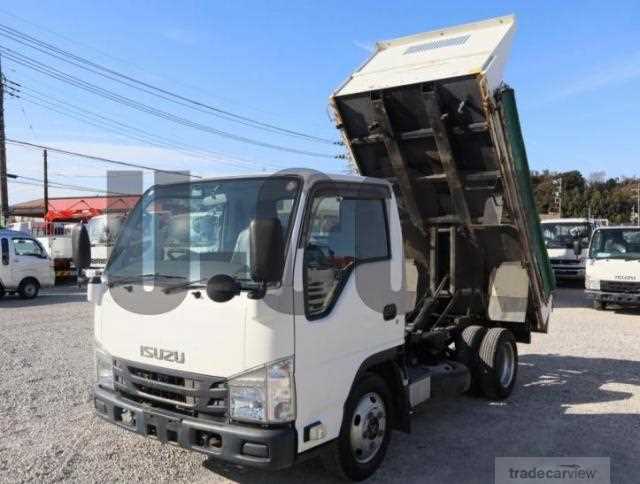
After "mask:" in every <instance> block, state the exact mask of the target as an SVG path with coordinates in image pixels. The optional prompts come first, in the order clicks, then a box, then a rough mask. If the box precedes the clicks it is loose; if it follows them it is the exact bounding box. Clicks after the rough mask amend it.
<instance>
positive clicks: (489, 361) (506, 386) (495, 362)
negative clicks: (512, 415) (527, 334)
mask: <svg viewBox="0 0 640 484" xmlns="http://www.w3.org/2000/svg"><path fill="white" fill-rule="evenodd" d="M517 374H518V347H517V346H516V339H515V337H514V336H513V333H512V332H511V331H509V330H508V329H504V328H489V330H487V333H486V334H485V336H484V338H483V339H482V344H481V345H480V385H481V388H482V393H483V394H484V395H485V396H486V397H488V398H491V399H502V398H507V397H508V396H509V395H511V392H512V391H513V387H514V386H515V383H516V377H517Z"/></svg>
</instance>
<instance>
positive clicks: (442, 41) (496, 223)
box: [331, 16, 553, 339]
mask: <svg viewBox="0 0 640 484" xmlns="http://www.w3.org/2000/svg"><path fill="white" fill-rule="evenodd" d="M514 30H515V19H514V17H512V16H506V17H500V18H496V19H491V20H487V21H483V22H477V23H472V24H467V25H462V26H459V27H454V28H448V29H445V30H439V31H434V32H429V33H424V34H419V35H414V36H410V37H403V38H400V39H396V40H392V41H386V42H380V43H378V44H377V46H376V51H375V53H374V54H373V55H372V56H371V58H370V59H369V60H368V61H367V62H366V63H365V64H364V65H362V66H361V67H360V68H359V69H358V70H357V71H356V72H354V73H353V74H352V75H351V77H350V78H349V79H348V80H347V81H346V82H345V83H344V84H343V85H342V86H341V87H340V88H339V89H338V90H337V91H336V92H335V93H334V95H333V96H332V100H331V101H332V106H333V108H334V115H335V119H336V123H337V126H338V128H339V129H340V130H341V132H342V136H343V139H344V142H345V144H346V146H347V148H348V150H349V152H350V156H351V159H352V161H353V163H354V167H355V168H356V169H357V171H358V172H359V173H360V174H362V175H366V176H372V177H382V178H386V179H387V180H389V181H390V182H391V183H392V184H393V186H394V190H395V193H396V196H397V197H398V201H399V205H400V210H401V219H402V224H403V233H404V237H405V240H406V243H405V254H406V257H408V258H409V259H411V260H412V261H413V262H414V263H415V265H416V267H417V269H418V273H419V277H418V278H417V282H416V291H417V293H418V298H421V297H422V298H424V297H426V296H430V297H444V298H447V300H448V301H449V303H448V304H447V305H446V307H447V310H448V311H449V312H454V313H455V312H456V311H457V312H458V313H463V312H465V311H466V312H467V313H468V314H471V313H473V315H475V316H476V317H482V316H484V317H486V318H488V319H489V320H492V321H497V322H500V323H504V325H506V326H509V325H511V327H512V329H513V330H514V332H516V334H517V335H520V337H521V339H527V337H528V334H529V331H530V330H532V331H541V332H546V331H547V326H548V324H547V323H548V318H549V313H550V309H551V306H552V292H551V291H552V289H553V275H552V273H551V269H550V266H549V261H548V259H547V255H546V251H545V248H544V245H543V241H542V235H541V232H540V227H539V217H538V213H537V210H536V206H535V202H534V197H533V191H532V187H531V182H530V178H529V167H528V163H527V157H526V152H525V148H524V142H523V138H522V133H521V130H520V124H519V120H518V113H517V108H516V103H515V96H514V92H513V90H512V89H510V88H509V87H507V86H506V85H504V84H503V82H502V71H503V67H504V64H505V60H506V57H507V54H508V52H509V49H510V45H511V41H512V38H513V33H514ZM523 323H527V324H526V325H523ZM523 326H526V327H527V330H522V328H523Z"/></svg>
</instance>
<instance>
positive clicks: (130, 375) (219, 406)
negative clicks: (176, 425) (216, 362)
mask: <svg viewBox="0 0 640 484" xmlns="http://www.w3.org/2000/svg"><path fill="white" fill-rule="evenodd" d="M113 374H114V385H115V387H116V390H117V391H118V392H119V393H120V394H121V395H122V396H124V397H125V398H128V399H130V400H133V401H135V402H138V403H141V404H144V405H149V406H151V407H154V408H160V409H164V410H170V411H173V412H177V413H181V414H183V415H189V416H193V417H197V416H200V415H202V416H209V417H211V418H214V419H216V420H224V419H226V417H227V383H226V380H225V379H224V378H220V377H214V376H213V377H210V376H204V375H195V374H191V373H184V372H179V371H172V370H166V369H164V368H156V367H151V366H146V365H140V364H139V363H130V362H127V361H124V360H115V361H114V363H113Z"/></svg>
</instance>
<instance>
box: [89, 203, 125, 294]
mask: <svg viewBox="0 0 640 484" xmlns="http://www.w3.org/2000/svg"><path fill="white" fill-rule="evenodd" d="M125 218H126V215H125V214H123V213H115V214H112V213H108V214H101V215H94V216H93V217H91V218H90V219H89V220H88V221H87V224H86V226H87V234H88V237H89V242H90V244H91V265H90V267H89V268H87V269H84V270H83V271H82V274H80V276H79V277H80V280H79V282H80V283H81V282H82V281H83V280H88V279H91V278H92V277H97V276H100V274H101V273H102V271H104V268H105V266H106V265H107V260H109V255H110V253H111V250H112V249H113V246H114V244H115V241H116V240H117V238H118V234H119V232H120V230H121V228H122V224H123V222H124V220H125Z"/></svg>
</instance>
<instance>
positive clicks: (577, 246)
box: [573, 240, 582, 257]
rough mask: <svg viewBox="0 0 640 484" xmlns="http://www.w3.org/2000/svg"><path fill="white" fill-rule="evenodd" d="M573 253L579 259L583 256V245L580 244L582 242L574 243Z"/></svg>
mask: <svg viewBox="0 0 640 484" xmlns="http://www.w3.org/2000/svg"><path fill="white" fill-rule="evenodd" d="M573 253H574V254H575V255H576V257H579V256H580V254H582V243H581V242H580V240H574V241H573Z"/></svg>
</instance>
